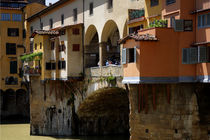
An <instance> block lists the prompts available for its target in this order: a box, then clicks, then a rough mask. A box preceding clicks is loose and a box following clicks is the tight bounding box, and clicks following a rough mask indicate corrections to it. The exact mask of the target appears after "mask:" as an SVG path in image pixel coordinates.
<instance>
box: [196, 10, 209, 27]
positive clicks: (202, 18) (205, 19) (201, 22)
mask: <svg viewBox="0 0 210 140" xmlns="http://www.w3.org/2000/svg"><path fill="white" fill-rule="evenodd" d="M198 27H199V28H205V27H210V13H208V14H204V15H199V16H198Z"/></svg>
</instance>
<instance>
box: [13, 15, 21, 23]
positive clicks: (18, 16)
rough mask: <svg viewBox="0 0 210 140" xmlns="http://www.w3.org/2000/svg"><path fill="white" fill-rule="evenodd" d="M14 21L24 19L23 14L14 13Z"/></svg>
mask: <svg viewBox="0 0 210 140" xmlns="http://www.w3.org/2000/svg"><path fill="white" fill-rule="evenodd" d="M12 21H22V15H21V14H12Z"/></svg>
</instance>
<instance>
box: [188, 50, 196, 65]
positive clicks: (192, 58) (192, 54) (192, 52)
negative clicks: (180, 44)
mask: <svg viewBox="0 0 210 140" xmlns="http://www.w3.org/2000/svg"><path fill="white" fill-rule="evenodd" d="M189 49H190V64H196V63H198V48H197V47H194V48H189Z"/></svg>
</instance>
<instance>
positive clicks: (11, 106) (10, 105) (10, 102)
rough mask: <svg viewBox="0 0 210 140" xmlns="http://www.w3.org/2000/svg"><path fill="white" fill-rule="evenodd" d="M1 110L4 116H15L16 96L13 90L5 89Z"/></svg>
mask: <svg viewBox="0 0 210 140" xmlns="http://www.w3.org/2000/svg"><path fill="white" fill-rule="evenodd" d="M3 101H4V102H3V110H4V111H6V112H5V115H6V114H7V115H8V116H9V115H14V114H16V94H15V91H14V90H13V89H7V90H6V91H5V93H4V94H3Z"/></svg>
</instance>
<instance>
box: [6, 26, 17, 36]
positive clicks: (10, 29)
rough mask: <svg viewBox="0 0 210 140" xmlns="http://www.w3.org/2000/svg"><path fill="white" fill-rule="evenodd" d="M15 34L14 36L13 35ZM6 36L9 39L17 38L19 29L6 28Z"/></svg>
mask: <svg viewBox="0 0 210 140" xmlns="http://www.w3.org/2000/svg"><path fill="white" fill-rule="evenodd" d="M13 33H15V34H13ZM7 35H8V36H9V37H18V36H19V28H7Z"/></svg>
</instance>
